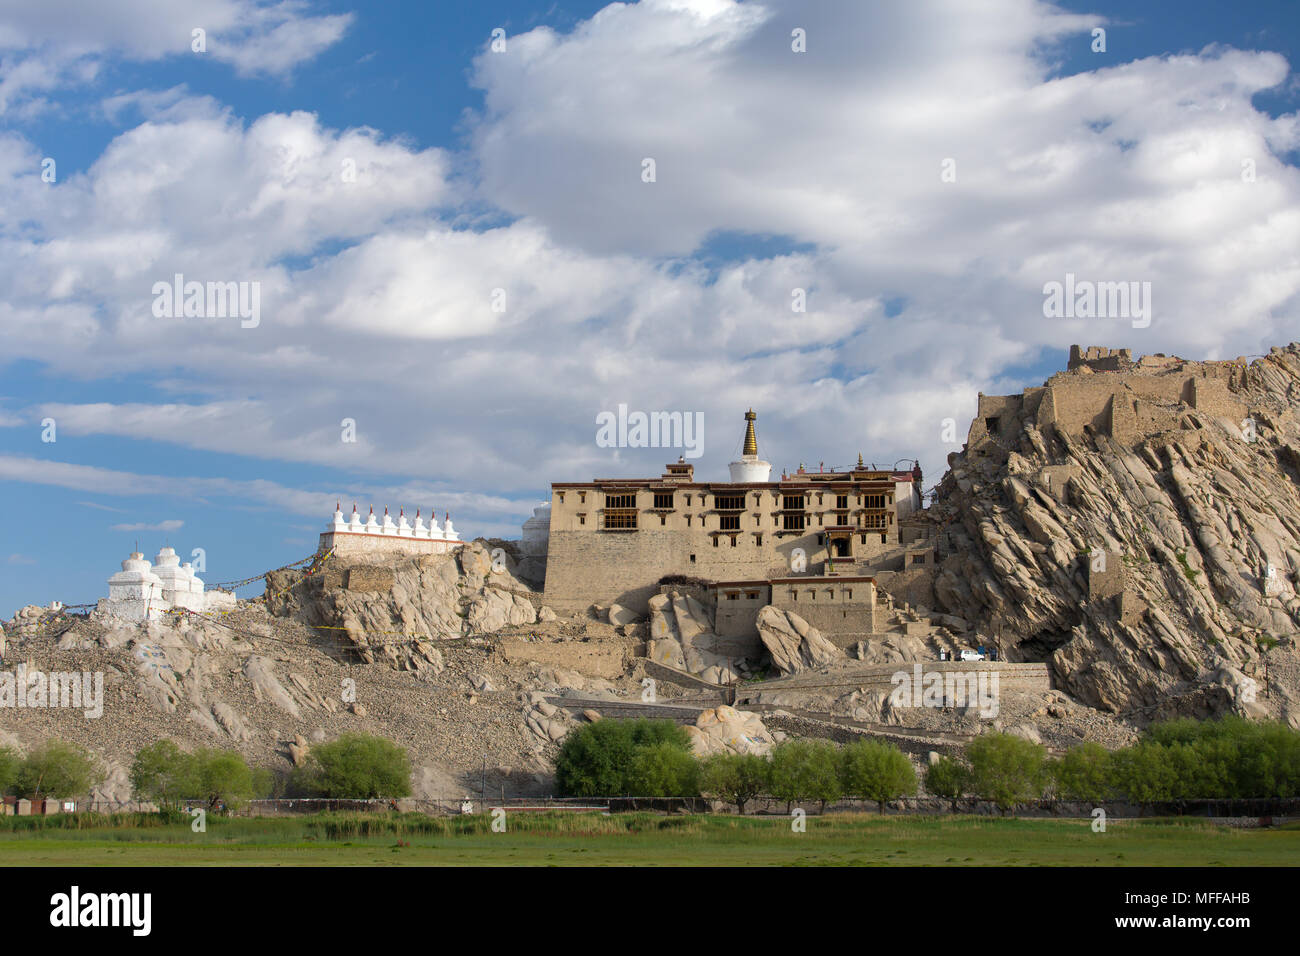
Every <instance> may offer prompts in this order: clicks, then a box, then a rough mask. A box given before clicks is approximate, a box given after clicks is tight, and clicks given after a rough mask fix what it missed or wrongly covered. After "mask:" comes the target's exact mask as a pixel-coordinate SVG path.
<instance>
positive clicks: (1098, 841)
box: [0, 812, 1300, 867]
mask: <svg viewBox="0 0 1300 956" xmlns="http://www.w3.org/2000/svg"><path fill="white" fill-rule="evenodd" d="M26 819H27V820H33V818H26ZM505 823H506V830H505V832H504V833H496V832H493V831H492V820H491V818H490V817H489V816H488V815H484V814H474V815H466V816H458V817H428V816H424V815H422V814H388V815H381V814H316V815H311V816H302V817H287V818H286V817H276V818H269V817H262V818H230V819H224V818H209V820H208V825H207V832H205V833H194V832H192V831H191V829H190V826H189V824H187V823H183V822H182V823H166V822H161V821H157V819H156V818H152V819H151V817H150V815H137V814H124V815H120V816H113V817H108V816H95V815H89V814H79V815H74V816H69V817H66V818H47V819H44V820H41V819H34V822H33V823H32V824H26V821H25V820H19V819H15V818H8V819H6V820H3V822H2V823H0V865H10V866H516V865H518V866H698V865H705V866H1106V867H1114V866H1246V865H1251V866H1295V865H1297V864H1300V825H1296V824H1290V825H1287V826H1282V827H1277V828H1273V829H1264V830H1241V829H1234V828H1231V827H1225V826H1220V825H1215V824H1211V823H1209V822H1207V821H1204V820H1200V819H1196V818H1161V819H1145V820H1115V819H1112V820H1111V821H1109V823H1108V825H1107V828H1106V832H1105V833H1095V832H1093V830H1092V825H1091V821H1090V820H1064V819H1018V818H1007V819H1000V818H989V817H975V816H937V817H922V816H883V817H882V816H878V815H876V814H870V813H863V814H857V813H846V814H838V813H837V814H831V815H827V816H824V817H819V816H811V815H810V816H809V817H807V819H806V831H805V832H802V833H796V832H793V830H792V827H791V821H790V819H789V818H788V817H779V816H765V817H738V816H726V815H703V814H701V815H690V816H688V815H676V816H662V815H657V814H651V813H626V814H616V815H604V814H600V813H564V812H547V813H515V814H508V815H507V818H506V821H505Z"/></svg>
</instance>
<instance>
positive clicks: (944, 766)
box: [925, 757, 970, 813]
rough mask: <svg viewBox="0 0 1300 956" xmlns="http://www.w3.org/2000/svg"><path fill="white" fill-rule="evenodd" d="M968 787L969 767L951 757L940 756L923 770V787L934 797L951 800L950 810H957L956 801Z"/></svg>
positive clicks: (954, 811)
mask: <svg viewBox="0 0 1300 956" xmlns="http://www.w3.org/2000/svg"><path fill="white" fill-rule="evenodd" d="M969 787H970V768H969V767H967V766H966V765H965V764H964V763H961V762H960V761H957V760H953V759H952V758H951V757H940V758H939V759H938V760H937V761H935V762H934V763H932V764H930V766H929V767H928V768H926V771H925V789H926V790H929V791H930V792H931V793H932V794H934V795H935V796H936V797H943V798H944V799H946V800H950V801H952V812H953V813H956V812H957V801H958V800H960V799H961V798H962V796H964V795H965V793H966V791H967V789H969Z"/></svg>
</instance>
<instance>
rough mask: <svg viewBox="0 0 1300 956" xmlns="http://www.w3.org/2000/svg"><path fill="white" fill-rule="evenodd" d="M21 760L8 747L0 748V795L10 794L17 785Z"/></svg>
mask: <svg viewBox="0 0 1300 956" xmlns="http://www.w3.org/2000/svg"><path fill="white" fill-rule="evenodd" d="M22 765H23V758H22V757H21V756H19V754H18V751H16V750H14V749H12V748H10V747H0V793H12V792H13V790H14V786H15V785H16V784H17V783H18V771H19V769H20V768H21V767H22Z"/></svg>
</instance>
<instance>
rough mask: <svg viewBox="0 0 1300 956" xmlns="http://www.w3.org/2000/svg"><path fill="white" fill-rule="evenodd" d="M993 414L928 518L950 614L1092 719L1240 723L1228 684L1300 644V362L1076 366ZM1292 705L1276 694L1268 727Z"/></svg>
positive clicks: (1240, 704) (1238, 700)
mask: <svg viewBox="0 0 1300 956" xmlns="http://www.w3.org/2000/svg"><path fill="white" fill-rule="evenodd" d="M1090 390H1092V391H1090ZM1103 394H1104V395H1106V396H1108V397H1107V399H1106V401H1105V403H1104V405H1103V404H1098V406H1097V408H1098V410H1097V414H1096V416H1095V417H1094V418H1092V419H1091V420H1087V414H1090V413H1091V411H1090V406H1087V402H1086V400H1088V399H1089V396H1094V395H1103ZM1207 396H1208V397H1207ZM1211 399H1212V400H1211ZM990 401H993V402H999V403H1002V404H1001V405H1000V406H998V407H997V408H996V410H997V411H998V412H999V414H998V415H997V416H995V417H993V418H987V419H985V420H986V421H988V422H991V423H995V424H996V426H997V427H996V429H994V430H989V428H986V427H985V425H984V423H983V421H981V420H977V423H976V426H977V427H973V428H972V438H971V441H970V443H969V444H968V445H967V447H966V448H965V449H964V450H963V451H962V452H961V453H957V454H953V455H950V456H949V464H950V466H951V470H950V471H949V473H948V475H946V476H945V478H944V479H943V481H942V482H941V484H940V485H939V487H938V490H937V495H936V499H935V503H934V505H933V506H932V508H931V509H929V512H928V515H929V517H930V518H931V520H932V521H933V522H934V525H935V528H934V530H935V534H936V537H937V541H938V545H939V550H940V553H941V555H944V556H945V557H943V559H942V563H941V565H940V567H939V569H938V573H937V575H936V577H935V580H934V593H935V596H936V599H937V600H938V601H939V603H940V604H941V605H942V608H943V610H945V611H946V612H948V613H949V614H951V615H955V616H957V617H960V618H961V619H962V620H963V621H966V622H970V624H971V626H972V627H974V628H977V629H979V630H980V631H981V632H984V633H990V634H992V635H994V641H995V643H997V644H998V645H999V646H1000V647H1001V649H1002V651H1003V653H1004V654H1005V655H1006V656H1007V657H1008V658H1010V659H1013V660H1046V661H1048V662H1050V664H1051V668H1052V671H1053V675H1054V678H1055V681H1056V684H1057V686H1058V687H1060V688H1061V689H1062V690H1065V691H1067V692H1068V693H1069V694H1071V695H1072V696H1073V697H1074V698H1075V699H1077V700H1079V701H1081V702H1083V703H1085V704H1088V705H1090V706H1093V707H1096V708H1100V709H1103V710H1106V711H1111V712H1114V713H1128V714H1133V715H1135V716H1139V717H1140V716H1141V715H1142V714H1144V713H1148V714H1154V713H1156V712H1159V713H1161V714H1164V715H1169V714H1178V713H1188V714H1198V715H1199V714H1202V713H1204V712H1205V711H1206V708H1207V707H1209V708H1211V712H1214V708H1215V707H1216V706H1217V707H1218V708H1219V709H1220V711H1221V710H1232V711H1235V712H1239V713H1248V712H1249V708H1248V707H1247V702H1246V701H1245V700H1244V698H1245V697H1246V696H1249V694H1243V692H1242V691H1241V689H1240V686H1239V685H1240V683H1241V681H1240V680H1235V679H1233V678H1231V677H1230V675H1231V674H1233V673H1237V674H1241V675H1243V677H1244V678H1247V679H1250V680H1254V681H1256V682H1258V681H1260V680H1262V676H1263V674H1262V666H1261V654H1262V652H1263V651H1264V650H1265V649H1266V648H1268V647H1270V646H1274V645H1276V646H1277V650H1275V651H1274V652H1273V653H1274V654H1282V655H1288V656H1290V657H1294V654H1295V638H1296V636H1297V634H1298V633H1300V596H1298V595H1297V580H1300V578H1298V575H1300V489H1298V488H1297V481H1298V480H1300V472H1298V471H1297V467H1296V466H1297V460H1296V459H1295V457H1294V455H1293V451H1292V450H1294V449H1295V448H1297V447H1300V423H1298V421H1297V416H1296V411H1297V407H1298V406H1300V345H1296V344H1292V345H1291V346H1289V347H1287V348H1285V349H1273V350H1272V351H1271V352H1270V354H1269V355H1267V356H1265V357H1263V358H1261V359H1257V360H1255V361H1253V362H1250V363H1247V362H1246V361H1245V360H1244V359H1239V360H1236V361H1235V362H1185V361H1183V360H1181V359H1177V358H1171V357H1163V356H1162V357H1158V361H1156V360H1151V361H1148V360H1147V359H1143V360H1141V362H1139V363H1137V364H1134V363H1126V365H1125V367H1124V368H1123V369H1120V370H1117V371H1105V370H1100V371H1099V370H1096V369H1093V368H1091V367H1088V366H1086V365H1083V366H1080V367H1078V368H1076V369H1074V370H1073V371H1070V372H1066V373H1060V374H1058V375H1056V376H1054V377H1053V378H1052V379H1051V380H1049V381H1048V382H1047V383H1045V387H1044V388H1043V389H1039V390H1034V389H1029V390H1026V393H1025V395H1024V396H1008V397H1006V398H1005V399H995V400H989V399H982V400H981V414H982V415H985V416H987V414H988V411H990V410H995V409H994V407H993V406H991V405H986V403H988V402H990ZM1070 402H1074V403H1075V404H1074V405H1070V404H1069V403H1070ZM1081 409H1082V411H1081ZM1239 410H1244V417H1243V416H1239V415H1238V414H1236V412H1237V411H1239ZM1229 413H1232V414H1231V416H1230V414H1229ZM1070 416H1073V418H1071V417H1070ZM1286 670H1287V668H1281V669H1280V670H1279V673H1281V672H1282V671H1286ZM1209 687H1218V688H1219V689H1220V690H1219V691H1214V690H1208V691H1207V688H1209ZM1295 693H1296V688H1293V687H1288V686H1287V685H1286V683H1285V682H1282V683H1279V684H1277V686H1276V687H1275V688H1274V689H1273V692H1272V694H1271V695H1270V696H1271V698H1272V700H1273V702H1274V711H1275V715H1276V714H1277V713H1280V711H1279V710H1278V708H1285V707H1287V706H1288V704H1290V702H1291V701H1292V700H1293V698H1294V695H1295ZM1180 701H1182V702H1183V703H1180ZM1215 702H1217V704H1216V703H1215ZM1292 706H1293V705H1292Z"/></svg>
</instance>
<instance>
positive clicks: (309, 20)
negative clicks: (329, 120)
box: [0, 0, 353, 113]
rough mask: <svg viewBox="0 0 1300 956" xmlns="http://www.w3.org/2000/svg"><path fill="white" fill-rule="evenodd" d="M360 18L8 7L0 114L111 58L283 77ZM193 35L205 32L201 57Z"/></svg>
mask: <svg viewBox="0 0 1300 956" xmlns="http://www.w3.org/2000/svg"><path fill="white" fill-rule="evenodd" d="M352 19H353V17H352V14H329V15H320V16H318V15H313V14H312V13H311V5H309V4H307V3H304V2H298V0H271V2H267V0H115V2H113V3H102V2H99V0H42V2H40V3H9V4H5V6H4V9H3V11H0V55H3V60H2V61H0V113H4V112H6V110H8V109H10V108H13V107H15V106H16V107H18V108H20V109H23V110H27V111H31V110H34V109H38V108H40V106H41V105H43V103H42V100H41V98H40V97H41V94H44V93H48V92H51V91H54V90H57V89H58V88H60V87H64V86H69V85H80V84H84V83H87V82H89V81H90V80H92V79H93V78H94V77H95V76H96V75H97V74H98V73H99V71H100V69H101V67H102V65H103V64H104V62H106V61H108V60H109V59H112V58H120V59H125V60H134V61H152V60H160V59H163V58H165V57H177V56H210V57H212V58H213V59H215V60H219V61H222V62H225V63H229V64H231V65H232V66H233V67H234V68H235V70H236V71H237V72H238V73H240V74H242V75H254V74H272V75H283V74H285V73H287V72H289V71H290V70H292V69H293V68H294V67H295V66H297V65H298V64H300V63H303V62H305V61H307V60H310V59H312V58H314V57H316V56H317V55H318V54H319V53H320V52H321V51H322V50H325V49H327V48H328V47H330V46H332V45H333V44H334V43H337V42H338V41H339V39H341V38H342V36H343V34H344V33H345V32H346V30H347V28H348V26H349V25H350V24H351V22H352ZM195 30H201V31H203V35H202V40H203V43H202V46H203V47H204V49H203V50H202V51H201V52H198V51H196V50H195V49H194V47H195V45H196V38H195V33H194V31H195Z"/></svg>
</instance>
